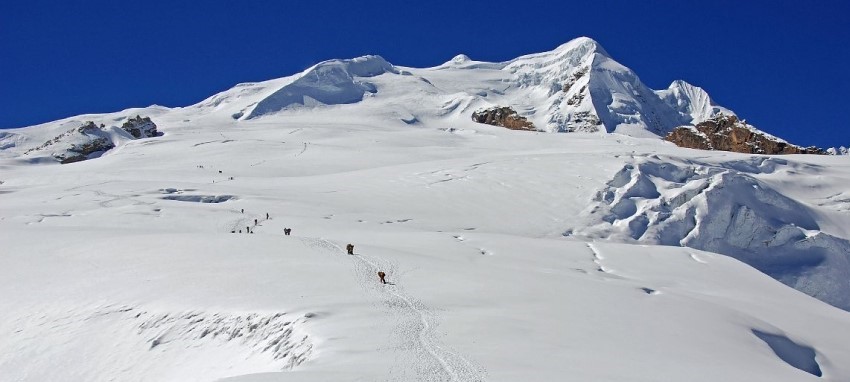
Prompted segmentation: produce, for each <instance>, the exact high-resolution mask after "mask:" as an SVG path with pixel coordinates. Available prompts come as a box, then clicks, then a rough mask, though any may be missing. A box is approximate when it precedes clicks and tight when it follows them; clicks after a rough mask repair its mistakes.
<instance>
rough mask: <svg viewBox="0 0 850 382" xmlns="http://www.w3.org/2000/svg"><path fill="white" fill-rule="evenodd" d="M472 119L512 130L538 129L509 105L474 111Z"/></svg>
mask: <svg viewBox="0 0 850 382" xmlns="http://www.w3.org/2000/svg"><path fill="white" fill-rule="evenodd" d="M472 120H473V121H475V122H478V123H486V124H488V125H493V126H501V127H505V128H508V129H511V130H532V131H533V130H537V129H536V128H535V127H534V124H533V123H531V122H529V121H528V120H527V119H525V117H522V116H520V115H519V114H517V112H516V111H515V110H514V109H511V108H510V107H508V106H503V107H498V106H497V107H492V108H489V109H485V110H478V111H476V112H474V113H472Z"/></svg>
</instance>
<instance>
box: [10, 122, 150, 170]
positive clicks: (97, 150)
mask: <svg viewBox="0 0 850 382" xmlns="http://www.w3.org/2000/svg"><path fill="white" fill-rule="evenodd" d="M128 134H129V136H128ZM160 135H162V134H161V133H160V132H158V131H157V130H156V124H155V123H153V121H151V119H150V118H148V117H141V116H138V115H137V116H136V117H135V118H130V119H128V120H127V121H126V122H125V123H124V124H123V125H122V126H121V127H120V129H119V128H118V127H117V126H112V127H108V128H107V127H106V126H105V125H103V124H101V125H100V126H98V125H97V124H96V123H94V122H92V121H87V122H85V123H83V124H82V125H81V126H79V127H76V128H73V129H71V130H68V131H66V132H64V133H62V134H59V135H57V136H55V137H53V139H51V140H49V141H47V142H44V143H43V144H41V145H40V146H38V147H34V148H31V149H29V150H27V151H26V152H25V153H24V155H27V154H31V153H36V152H48V153H49V154H48V155H49V156H52V157H53V158H54V159H56V160H57V161H59V163H62V164H67V163H74V162H80V161H84V160H87V159H92V158H97V157H98V156H100V155H101V154H103V153H105V152H106V151H109V150H111V149H113V148H115V146H116V144H117V143H118V142H120V141H122V140H127V139H138V138H149V137H157V136H160ZM130 136H131V137H132V138H131V137H130Z"/></svg>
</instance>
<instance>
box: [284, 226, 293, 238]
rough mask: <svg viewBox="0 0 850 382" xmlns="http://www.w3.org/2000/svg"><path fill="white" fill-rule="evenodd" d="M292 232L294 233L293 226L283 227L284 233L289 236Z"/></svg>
mask: <svg viewBox="0 0 850 382" xmlns="http://www.w3.org/2000/svg"><path fill="white" fill-rule="evenodd" d="M290 233H292V228H284V229H283V234H284V235H286V236H289V234H290Z"/></svg>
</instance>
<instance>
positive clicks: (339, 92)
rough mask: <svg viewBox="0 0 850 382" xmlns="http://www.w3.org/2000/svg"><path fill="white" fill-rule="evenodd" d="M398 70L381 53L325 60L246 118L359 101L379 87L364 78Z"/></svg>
mask: <svg viewBox="0 0 850 382" xmlns="http://www.w3.org/2000/svg"><path fill="white" fill-rule="evenodd" d="M384 73H398V71H397V70H396V69H395V68H394V67H393V66H392V65H391V64H390V63H388V62H387V61H386V60H384V59H383V58H382V57H380V56H364V57H359V58H355V59H351V60H330V61H325V62H322V63H320V64H317V65H316V66H314V67H312V68H310V69H308V70H306V71H304V72H303V73H301V75H299V76H298V78H296V79H295V80H294V81H292V82H291V83H289V84H287V85H284V86H283V87H282V88H280V89H278V90H277V91H275V92H274V93H272V94H271V95H269V96H267V97H265V98H263V99H262V100H260V101H259V102H257V104H256V105H255V106H254V108H253V109H252V110H251V112H250V113H248V115H247V116H246V117H245V118H247V119H251V118H257V117H260V116H263V115H267V114H271V113H275V112H278V111H281V110H284V109H286V108H289V107H293V106H306V107H312V106H320V105H339V104H349V103H355V102H359V101H361V100H362V99H363V97H364V95H365V94H372V93H376V92H377V91H378V89H377V87H376V86H375V84H373V83H371V82H369V81H367V80H365V79H364V78H368V77H375V76H378V75H381V74H384Z"/></svg>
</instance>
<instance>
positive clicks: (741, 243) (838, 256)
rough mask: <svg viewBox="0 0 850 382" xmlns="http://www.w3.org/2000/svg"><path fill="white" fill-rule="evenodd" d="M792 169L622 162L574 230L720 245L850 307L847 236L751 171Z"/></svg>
mask: <svg viewBox="0 0 850 382" xmlns="http://www.w3.org/2000/svg"><path fill="white" fill-rule="evenodd" d="M789 169H790V166H788V162H786V161H783V160H777V159H772V158H754V159H752V160H743V161H730V162H721V163H718V164H710V163H704V162H703V163H701V162H694V161H690V162H688V163H682V162H680V161H678V160H676V159H673V158H665V159H660V158H657V157H656V158H651V159H641V160H638V161H636V162H635V163H630V164H627V165H625V166H624V167H623V168H622V169H621V170H620V171H619V172H617V174H616V175H614V177H613V178H612V179H611V180H610V181H609V182H608V183H607V186H606V187H605V188H603V189H602V190H600V191H599V192H598V193H597V194H596V196H595V197H594V198H593V204H592V206H591V207H590V208H589V209H588V210H587V211H586V212H585V216H588V217H590V221H591V222H592V223H591V224H590V226H589V227H579V228H577V229H576V230H575V231H574V232H573V231H571V234H575V233H577V234H581V235H585V236H589V237H604V238H614V237H618V238H619V239H625V240H636V241H639V242H644V243H651V244H660V245H675V246H679V245H681V246H688V247H692V248H697V249H701V250H706V251H712V252H717V253H723V254H726V255H729V256H732V257H735V258H737V259H739V260H741V261H743V262H745V263H747V264H750V265H752V266H753V267H755V268H756V269H759V270H761V271H763V272H765V273H766V274H768V275H770V276H772V277H774V278H776V279H777V280H779V281H781V282H783V283H785V284H786V285H789V286H791V287H793V288H795V289H798V290H800V291H802V292H804V293H807V294H809V295H811V296H813V297H816V298H818V299H820V300H823V301H826V302H828V303H830V304H832V305H835V306H837V307H839V308H842V309H845V310H850V242H849V241H848V240H847V239H844V238H839V237H836V236H833V235H830V234H827V233H824V232H821V231H820V229H821V228H820V227H819V225H818V223H817V222H816V219H815V216H816V214H815V212H813V211H812V210H811V209H810V208H809V207H807V206H805V205H803V204H801V203H799V202H797V201H796V200H794V199H793V198H791V197H789V196H787V195H784V194H782V193H780V192H778V191H776V190H775V189H773V188H772V187H771V186H770V185H768V184H766V183H764V182H761V181H759V180H757V179H756V178H754V176H755V175H757V174H772V173H774V172H778V171H787V170H789Z"/></svg>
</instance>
